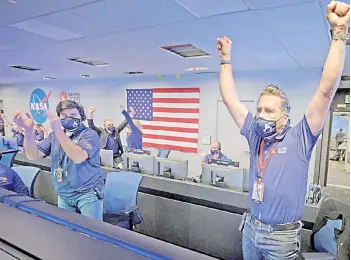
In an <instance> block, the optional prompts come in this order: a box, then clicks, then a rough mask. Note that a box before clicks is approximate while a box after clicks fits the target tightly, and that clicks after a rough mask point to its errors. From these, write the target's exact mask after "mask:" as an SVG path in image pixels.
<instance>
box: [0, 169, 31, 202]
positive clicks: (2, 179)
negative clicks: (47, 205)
mask: <svg viewBox="0 0 351 260" xmlns="http://www.w3.org/2000/svg"><path fill="white" fill-rule="evenodd" d="M0 188H3V189H5V190H9V191H13V192H16V193H18V194H21V195H24V196H28V189H27V187H26V185H24V183H23V181H22V179H21V177H20V176H19V175H18V173H17V172H15V171H14V170H12V169H11V168H9V167H7V166H5V165H3V164H2V163H0Z"/></svg>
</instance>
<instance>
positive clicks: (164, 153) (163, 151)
mask: <svg viewBox="0 0 351 260" xmlns="http://www.w3.org/2000/svg"><path fill="white" fill-rule="evenodd" d="M170 152H171V150H169V149H160V150H158V153H157V157H159V158H168V156H169V153H170Z"/></svg>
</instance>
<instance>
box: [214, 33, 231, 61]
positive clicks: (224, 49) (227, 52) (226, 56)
mask: <svg viewBox="0 0 351 260" xmlns="http://www.w3.org/2000/svg"><path fill="white" fill-rule="evenodd" d="M217 50H218V52H219V56H220V58H221V60H230V59H231V50H232V41H231V40H230V39H229V38H228V37H226V36H224V37H222V38H217Z"/></svg>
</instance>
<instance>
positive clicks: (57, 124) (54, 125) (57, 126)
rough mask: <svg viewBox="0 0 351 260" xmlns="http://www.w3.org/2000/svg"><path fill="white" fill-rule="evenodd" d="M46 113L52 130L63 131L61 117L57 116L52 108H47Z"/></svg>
mask: <svg viewBox="0 0 351 260" xmlns="http://www.w3.org/2000/svg"><path fill="white" fill-rule="evenodd" d="M46 115H47V117H48V120H49V122H50V126H51V129H52V131H54V132H55V131H61V130H62V125H61V119H60V118H59V117H58V116H57V114H56V113H54V112H52V111H51V110H46Z"/></svg>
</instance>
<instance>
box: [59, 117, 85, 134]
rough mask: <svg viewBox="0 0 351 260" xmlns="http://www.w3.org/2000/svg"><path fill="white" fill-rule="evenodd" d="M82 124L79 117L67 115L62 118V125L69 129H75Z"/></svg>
mask: <svg viewBox="0 0 351 260" xmlns="http://www.w3.org/2000/svg"><path fill="white" fill-rule="evenodd" d="M81 124H82V121H81V120H80V119H79V118H73V117H65V118H62V119H61V125H62V126H63V128H64V129H65V130H67V131H70V132H72V131H74V130H76V129H77V128H78V127H80V126H81Z"/></svg>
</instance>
